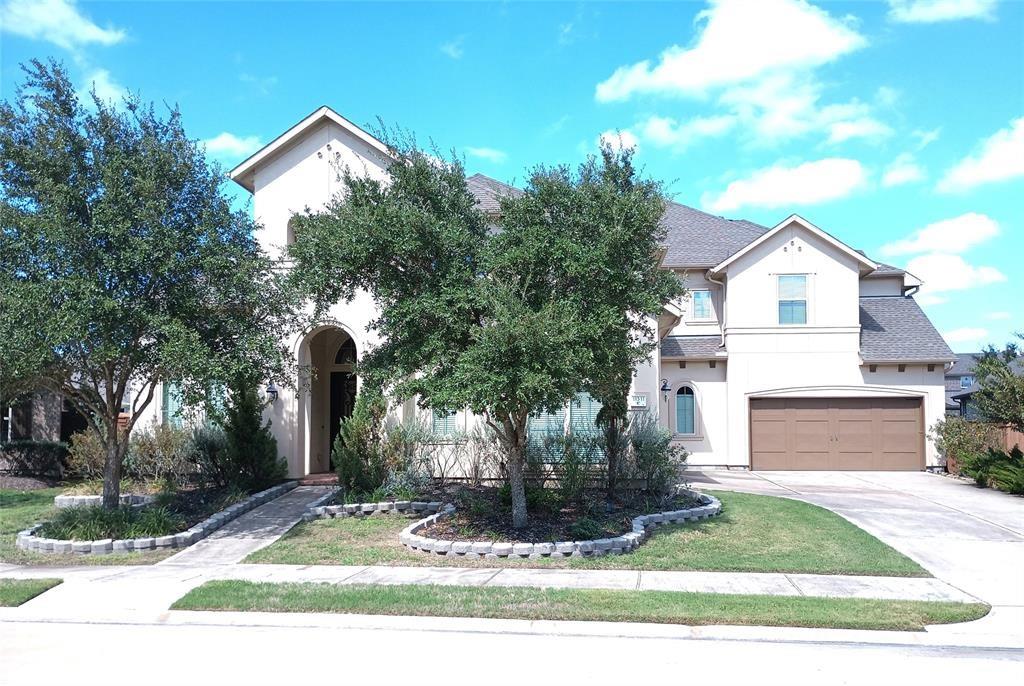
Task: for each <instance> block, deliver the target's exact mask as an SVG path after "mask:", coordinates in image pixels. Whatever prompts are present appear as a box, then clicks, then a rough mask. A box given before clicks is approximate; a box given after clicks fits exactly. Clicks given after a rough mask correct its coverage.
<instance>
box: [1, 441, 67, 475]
mask: <svg viewBox="0 0 1024 686" xmlns="http://www.w3.org/2000/svg"><path fill="white" fill-rule="evenodd" d="M67 461H68V446H67V444H66V443H57V442H55V441H9V442H6V443H0V468H3V469H4V470H6V471H7V472H9V473H11V474H14V475H15V476H41V477H52V478H55V479H59V478H61V477H62V476H64V470H65V469H66V467H67Z"/></svg>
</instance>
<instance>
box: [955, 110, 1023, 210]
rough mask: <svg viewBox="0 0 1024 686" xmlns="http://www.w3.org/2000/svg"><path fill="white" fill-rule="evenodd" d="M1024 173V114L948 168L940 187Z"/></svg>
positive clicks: (964, 185)
mask: <svg viewBox="0 0 1024 686" xmlns="http://www.w3.org/2000/svg"><path fill="white" fill-rule="evenodd" d="M1018 176H1024V117H1019V118H1017V119H1014V120H1013V121H1011V122H1010V126H1009V127H1008V128H1005V129H1001V130H999V131H997V132H995V133H994V134H993V135H992V136H990V137H989V138H987V139H985V140H983V141H981V143H979V145H978V147H977V149H976V150H975V152H974V153H972V154H970V155H968V156H967V157H965V158H964V159H962V160H960V162H958V163H957V164H956V165H954V166H953V167H952V168H951V169H949V170H948V171H947V172H946V175H945V176H943V177H942V180H940V181H939V183H938V186H936V189H937V190H938V191H940V192H943V193H954V192H958V191H966V190H969V189H971V188H974V187H975V186H980V185H982V184H986V183H994V182H997V181H1006V180H1008V179H1012V178H1015V177H1018Z"/></svg>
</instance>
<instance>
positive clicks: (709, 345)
mask: <svg viewBox="0 0 1024 686" xmlns="http://www.w3.org/2000/svg"><path fill="white" fill-rule="evenodd" d="M721 344H722V337H721V336H666V337H665V338H664V339H663V340H662V341H661V356H662V357H695V358H707V357H715V356H717V355H718V354H720V353H724V352H725V348H722V347H720V346H721Z"/></svg>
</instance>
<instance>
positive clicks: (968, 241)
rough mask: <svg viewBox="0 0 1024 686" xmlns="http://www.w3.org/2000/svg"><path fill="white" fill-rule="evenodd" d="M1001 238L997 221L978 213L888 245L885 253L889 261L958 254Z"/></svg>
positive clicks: (930, 228)
mask: <svg viewBox="0 0 1024 686" xmlns="http://www.w3.org/2000/svg"><path fill="white" fill-rule="evenodd" d="M998 235H999V224H998V223H997V222H996V221H995V220H994V219H992V218H991V217H989V216H987V215H984V214H978V213H977V212H968V213H967V214H961V215H960V216H958V217H953V218H952V219H943V220H942V221H938V222H933V223H931V224H929V225H928V226H926V227H924V228H923V229H918V230H917V231H915V232H914V233H913V234H912V235H911V236H910V237H909V238H904V239H901V240H898V241H894V242H892V243H886V244H885V245H883V246H882V249H881V253H882V254H883V255H885V256H887V257H891V256H893V255H908V254H912V253H925V252H931V253H936V252H939V253H951V254H957V253H961V252H964V251H965V250H967V249H968V248H971V247H974V246H975V245H978V244H979V243H984V242H985V241H987V240H988V239H990V238H993V237H995V236H998ZM911 271H912V272H913V270H911ZM913 273H914V274H917V272H913Z"/></svg>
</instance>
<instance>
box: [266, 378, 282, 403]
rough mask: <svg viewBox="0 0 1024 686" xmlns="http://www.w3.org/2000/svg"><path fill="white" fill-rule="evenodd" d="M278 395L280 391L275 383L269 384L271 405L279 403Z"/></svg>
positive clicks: (268, 399) (268, 398)
mask: <svg viewBox="0 0 1024 686" xmlns="http://www.w3.org/2000/svg"><path fill="white" fill-rule="evenodd" d="M278 394H279V391H278V390H277V386H276V385H275V384H274V382H273V381H271V382H270V383H268V384H267V401H268V402H270V403H276V402H277V396H278Z"/></svg>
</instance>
